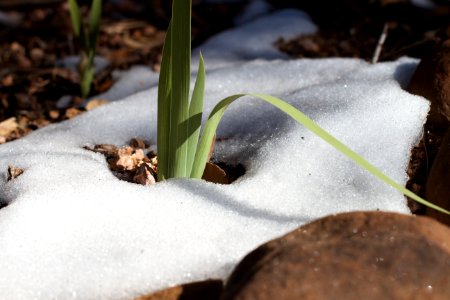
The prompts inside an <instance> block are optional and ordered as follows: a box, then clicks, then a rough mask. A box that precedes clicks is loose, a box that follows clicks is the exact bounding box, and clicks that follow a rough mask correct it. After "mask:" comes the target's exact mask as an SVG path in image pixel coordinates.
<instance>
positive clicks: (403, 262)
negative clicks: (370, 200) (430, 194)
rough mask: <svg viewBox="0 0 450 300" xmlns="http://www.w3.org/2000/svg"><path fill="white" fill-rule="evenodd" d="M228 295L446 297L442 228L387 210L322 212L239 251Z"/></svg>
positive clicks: (447, 258) (449, 261)
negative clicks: (241, 253) (312, 219)
mask: <svg viewBox="0 0 450 300" xmlns="http://www.w3.org/2000/svg"><path fill="white" fill-rule="evenodd" d="M230 299H233V300H237V299H239V300H244V299H245V300H249V299H258V300H265V299H267V300H269V299H270V300H272V299H277V300H291V299H292V300H298V299H319V300H320V299H324V300H325V299H327V300H328V299H345V300H352V299H365V300H371V299H374V300H375V299H376V300H379V299H393V300H394V299H395V300H402V299H405V300H406V299H408V300H409V299H442V300H444V299H450V228H448V227H446V226H444V225H441V224H440V223H438V222H436V221H434V220H432V219H430V218H426V217H414V216H407V215H400V214H394V213H382V212H355V213H345V214H339V215H334V216H329V217H326V218H323V219H320V220H317V221H315V222H313V223H310V224H308V225H305V226H302V227H300V228H298V229H297V230H295V231H293V232H291V233H289V234H287V235H285V236H284V237H281V238H279V239H276V240H273V241H271V242H268V243H266V244H264V245H262V246H260V247H259V248H257V249H256V250H254V251H253V252H252V253H250V254H249V255H247V256H246V257H245V258H244V259H243V261H241V263H240V264H239V265H238V266H237V268H236V269H235V270H234V271H233V273H232V275H231V277H230V279H229V281H228V283H227V285H226V287H225V290H224V293H223V296H222V298H221V300H230Z"/></svg>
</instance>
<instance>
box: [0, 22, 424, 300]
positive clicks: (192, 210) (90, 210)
mask: <svg viewBox="0 0 450 300" xmlns="http://www.w3.org/2000/svg"><path fill="white" fill-rule="evenodd" d="M303 20H304V21H302V22H305V24H309V25H305V26H307V27H309V28H310V29H311V30H312V29H313V25H312V24H310V22H309V21H307V20H306V19H303ZM257 22H262V20H261V21H257ZM279 22H280V23H279V24H280V26H281V27H283V28H285V27H287V26H292V24H290V23H289V22H290V20H288V19H286V22H287V24H282V22H281V20H280V21H279ZM274 27H275V28H273V32H272V33H270V34H269V35H270V36H272V37H273V35H274V34H275V32H276V30H278V28H276V26H274ZM293 27H295V26H293ZM257 29H258V28H257V26H255V27H254V31H253V33H252V34H253V36H247V37H246V38H245V39H244V44H245V43H246V42H247V41H248V40H250V41H251V43H255V44H254V45H253V46H251V44H250V43H248V44H247V46H245V47H243V50H242V51H244V52H240V51H237V50H236V47H237V46H239V41H240V40H241V39H240V38H239V39H236V38H233V34H232V32H228V33H225V34H223V35H222V37H223V39H224V40H225V41H223V42H222V43H221V42H220V39H219V38H217V39H215V42H214V43H212V44H213V45H220V44H222V45H223V48H222V53H223V54H224V55H226V53H228V52H229V51H231V53H232V54H231V55H227V56H226V57H227V59H230V60H231V64H230V63H229V62H228V61H223V62H222V63H221V62H220V56H219V53H218V52H217V53H213V54H210V55H211V56H210V58H212V59H213V60H214V61H215V68H214V69H208V74H207V86H206V98H205V102H206V104H205V105H206V108H205V110H206V112H205V116H204V118H206V117H207V115H208V114H209V112H210V111H211V109H212V108H213V106H214V104H215V103H217V102H218V101H219V100H220V99H221V98H223V97H225V96H228V95H230V94H234V93H241V92H261V93H270V94H273V95H276V96H279V97H281V98H282V99H285V100H287V101H289V102H290V103H291V104H293V105H294V106H296V107H298V108H299V109H300V110H302V111H303V112H305V113H306V114H307V115H308V116H310V117H311V118H313V119H314V120H315V121H316V122H318V123H319V124H320V125H321V126H323V127H324V128H325V129H326V130H328V131H329V132H330V133H332V134H333V135H335V136H336V137H337V138H339V139H340V140H341V141H343V142H344V143H346V144H347V145H348V146H350V147H351V148H353V149H354V150H356V151H357V152H358V153H360V154H361V155H362V156H364V157H365V158H366V159H368V160H369V161H371V162H372V163H374V164H375V165H376V166H378V167H379V168H380V169H381V170H383V171H384V172H385V173H386V174H387V175H388V176H390V177H391V178H393V179H394V180H396V181H397V182H399V183H401V184H404V183H405V182H406V172H405V169H406V166H407V163H408V160H409V153H410V149H411V147H412V146H413V144H414V143H416V142H417V139H418V138H419V137H420V134H421V130H422V125H423V123H424V121H425V118H426V114H427V111H428V108H429V105H428V102H427V101H425V100H424V99H423V98H421V97H417V96H413V95H411V94H409V93H407V92H405V91H404V90H403V89H402V88H401V86H404V85H405V84H406V83H407V82H408V80H409V77H410V76H411V74H412V71H413V70H414V68H415V67H416V65H417V61H415V60H412V59H406V58H405V59H401V60H399V61H396V62H390V63H381V64H377V65H370V64H368V63H366V62H363V61H360V60H356V59H323V60H308V59H304V60H274V61H267V60H255V61H250V62H244V58H245V57H249V58H252V59H253V58H255V57H258V55H260V54H261V55H263V57H264V58H266V59H267V58H271V55H264V53H276V50H270V43H269V44H268V41H269V39H267V38H261V39H259V38H258V37H257V33H258V31H257ZM266 29H267V28H264V30H266ZM269 30H272V29H270V28H269ZM238 35H239V34H238ZM212 40H214V39H212ZM270 41H272V39H270ZM207 44H208V42H207ZM209 45H211V43H210V44H209ZM201 48H203V47H201ZM260 49H264V50H263V51H260ZM238 53H239V54H240V56H239V55H238ZM205 54H206V52H205ZM277 55H278V54H277ZM205 56H206V55H205ZM236 58H238V60H239V59H240V60H241V63H239V64H236V63H235V62H236ZM206 63H207V65H208V63H209V62H208V58H206ZM219 65H223V66H226V67H222V68H220V69H219V67H218V66H219ZM121 84H127V82H122V83H121ZM128 84H130V85H133V84H134V83H133V82H128ZM122 88H124V89H126V88H127V87H125V86H122ZM129 91H133V89H130V90H129ZM156 95H157V87H153V88H151V89H149V90H145V91H142V92H139V93H137V94H133V95H130V96H129V97H127V98H125V99H123V100H122V101H117V102H114V103H111V104H109V105H106V106H102V107H100V108H98V109H95V110H93V111H90V112H87V113H85V114H83V115H81V116H79V117H77V118H74V119H72V120H70V121H67V122H64V123H61V124H58V125H51V126H48V127H45V128H43V129H41V130H38V131H35V132H34V133H32V134H30V135H28V136H27V137H25V138H22V139H20V140H17V141H14V142H11V143H7V144H4V145H1V146H0V173H1V179H0V199H3V200H4V201H7V202H9V205H8V206H7V207H5V208H3V209H1V210H0V299H17V300H19V299H83V300H85V299H132V298H133V297H135V296H137V295H140V294H143V293H147V292H150V291H155V290H158V289H162V288H165V287H168V286H172V285H176V284H179V283H184V282H190V281H195V280H201V279H206V278H226V277H227V276H228V274H229V273H230V271H231V269H232V268H233V266H234V265H235V264H236V263H237V262H238V261H239V260H240V259H241V258H242V257H243V256H244V255H245V254H247V253H248V252H249V251H251V250H253V249H254V248H255V247H257V246H258V245H260V244H261V243H264V242H265V241H267V240H270V239H272V238H275V237H277V236H279V235H281V234H284V233H287V232H288V231H290V230H293V229H295V228H296V227H298V226H299V225H301V224H304V223H306V222H309V221H311V220H314V219H315V218H318V217H321V216H324V215H327V214H331V213H337V212H344V211H353V210H377V209H380V210H385V211H396V212H402V213H408V208H407V206H406V201H405V198H404V197H403V196H402V195H401V194H400V193H398V192H396V191H394V190H393V189H392V188H390V187H388V186H386V185H385V184H383V183H381V182H380V181H378V180H377V179H375V178H374V177H372V176H371V175H369V174H368V173H367V172H365V171H364V170H361V169H360V168H359V167H358V166H356V165H355V164H354V163H353V162H351V161H349V160H348V159H347V158H345V157H344V156H343V155H341V154H340V153H338V152H337V151H336V150H334V149H332V148H331V147H330V146H329V145H328V144H326V143H325V142H323V141H322V140H320V139H319V138H317V137H315V136H314V135H313V134H311V133H310V132H308V131H307V130H305V128H303V127H302V126H301V125H299V124H297V123H296V122H294V121H292V120H290V119H289V118H288V117H287V116H285V115H284V114H283V113H281V112H279V111H277V110H276V109H275V108H273V107H270V106H269V105H267V104H263V103H262V102H261V101H259V100H256V99H252V100H251V99H247V100H242V101H241V102H238V103H236V104H233V105H232V106H231V107H230V110H229V111H228V112H227V113H226V114H225V116H224V119H223V123H222V124H221V126H220V127H219V131H218V136H219V137H226V138H227V139H224V140H223V141H222V142H219V143H217V146H216V154H215V156H216V158H217V159H219V160H225V161H228V162H231V163H243V164H244V165H245V166H246V168H247V173H246V174H245V175H244V176H243V177H242V178H241V179H239V180H238V181H237V182H235V183H233V184H231V185H227V186H224V185H216V184H211V183H206V182H203V181H199V180H187V179H184V180H181V179H179V180H169V181H167V182H164V183H158V184H156V185H154V186H150V187H144V186H140V185H136V184H131V183H127V182H123V181H120V180H118V179H117V178H115V177H114V176H113V175H112V174H111V172H110V171H109V170H108V168H107V164H106V162H105V158H104V157H103V156H102V155H100V154H95V153H92V152H89V151H87V150H84V149H83V148H82V147H83V146H84V145H88V144H91V145H92V144H100V143H112V144H116V145H123V144H126V143H127V142H128V141H129V140H130V139H131V138H133V137H142V138H144V139H148V140H150V141H152V142H153V144H154V143H155V141H156ZM8 165H15V166H18V167H22V168H24V169H25V172H24V174H23V175H21V176H20V177H18V178H16V179H14V180H12V181H10V182H6V170H7V167H8Z"/></svg>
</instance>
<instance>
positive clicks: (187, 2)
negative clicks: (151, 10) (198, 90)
mask: <svg viewBox="0 0 450 300" xmlns="http://www.w3.org/2000/svg"><path fill="white" fill-rule="evenodd" d="M191 2H192V0H174V1H173V6H172V34H171V36H172V49H173V50H172V53H171V54H172V84H176V88H174V89H172V101H171V107H170V111H171V118H170V155H169V157H170V160H172V159H173V164H171V165H170V166H169V170H168V174H169V175H168V176H169V178H171V177H186V176H188V174H187V168H186V159H187V149H188V147H187V146H188V143H187V140H188V122H187V120H188V117H189V86H190V73H191V71H190V63H191Z"/></svg>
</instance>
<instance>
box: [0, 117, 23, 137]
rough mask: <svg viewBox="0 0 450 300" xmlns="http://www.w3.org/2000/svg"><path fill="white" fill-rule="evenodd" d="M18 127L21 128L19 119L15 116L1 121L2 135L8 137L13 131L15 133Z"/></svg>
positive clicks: (0, 132)
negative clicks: (18, 122)
mask: <svg viewBox="0 0 450 300" xmlns="http://www.w3.org/2000/svg"><path fill="white" fill-rule="evenodd" d="M17 128H19V124H17V119H16V118H15V117H11V118H9V119H6V120H4V121H2V122H0V136H3V137H5V138H6V137H8V136H9V135H10V134H11V133H13V132H14V131H15V130H16V129H17Z"/></svg>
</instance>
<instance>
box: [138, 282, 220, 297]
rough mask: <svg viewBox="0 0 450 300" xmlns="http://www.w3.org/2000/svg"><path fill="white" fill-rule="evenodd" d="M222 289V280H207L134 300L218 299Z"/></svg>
mask: <svg viewBox="0 0 450 300" xmlns="http://www.w3.org/2000/svg"><path fill="white" fill-rule="evenodd" d="M222 290H223V283H222V281H221V280H205V281H200V282H193V283H187V284H183V285H178V286H175V287H172V288H168V289H165V290H162V291H159V292H156V293H153V294H151V295H146V296H141V297H139V298H136V299H134V300H202V299H205V300H218V299H219V297H220V294H221V293H222Z"/></svg>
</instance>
